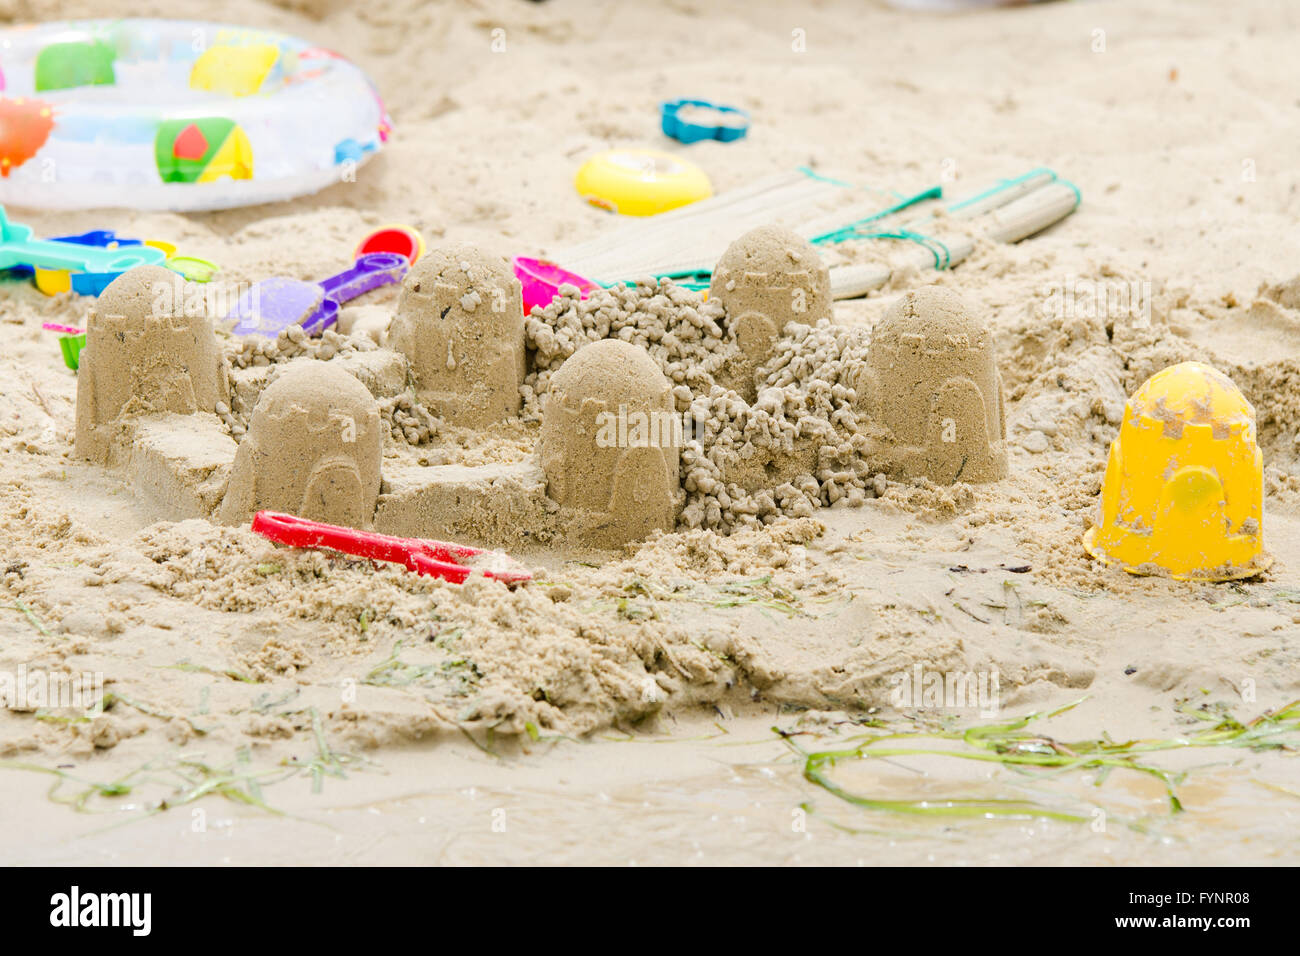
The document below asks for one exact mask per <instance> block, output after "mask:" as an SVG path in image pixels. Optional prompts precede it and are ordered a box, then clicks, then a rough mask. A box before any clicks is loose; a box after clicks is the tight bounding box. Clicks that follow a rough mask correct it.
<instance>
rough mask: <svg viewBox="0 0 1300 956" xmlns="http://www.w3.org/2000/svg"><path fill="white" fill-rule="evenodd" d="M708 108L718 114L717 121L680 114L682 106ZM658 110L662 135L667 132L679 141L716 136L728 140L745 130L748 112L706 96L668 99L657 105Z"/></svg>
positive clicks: (746, 130)
mask: <svg viewBox="0 0 1300 956" xmlns="http://www.w3.org/2000/svg"><path fill="white" fill-rule="evenodd" d="M692 108H694V109H697V110H712V111H714V113H716V114H722V115H723V116H724V117H725V119H724V120H723V121H721V122H713V123H701V122H697V121H696V120H692V119H690V118H689V117H687V118H683V117H682V116H681V111H682V110H683V109H688V110H689V109H692ZM660 112H661V113H662V122H661V126H662V128H663V131H664V135H665V136H670V137H672V138H673V139H675V140H677V141H678V142H679V143H698V142H699V141H700V140H702V139H716V140H718V141H719V142H723V143H730V142H733V141H734V140H738V139H740V138H741V137H743V136H744V135H745V134H746V133H748V132H749V114H748V113H746V112H745V111H744V110H742V109H738V108H737V107H735V106H723V105H721V104H719V103H712V102H710V101H709V100H669V101H668V102H666V103H663V104H661V105H660Z"/></svg>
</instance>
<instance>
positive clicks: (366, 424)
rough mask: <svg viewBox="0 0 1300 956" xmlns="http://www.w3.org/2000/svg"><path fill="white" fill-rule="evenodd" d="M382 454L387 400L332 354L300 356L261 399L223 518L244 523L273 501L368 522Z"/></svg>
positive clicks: (315, 514)
mask: <svg viewBox="0 0 1300 956" xmlns="http://www.w3.org/2000/svg"><path fill="white" fill-rule="evenodd" d="M382 458H383V440H382V438H381V434H380V419H379V406H378V403H377V402H376V401H375V399H374V398H373V397H372V396H371V394H370V392H368V391H367V390H366V387H365V386H364V385H362V384H361V383H360V382H359V381H357V380H356V379H355V378H354V377H353V376H351V375H349V374H348V373H347V372H345V371H343V369H341V368H337V367H335V366H333V365H331V364H329V363H328V362H318V361H315V360H313V359H300V360H298V361H296V362H293V363H291V364H290V365H289V366H288V368H286V369H285V371H284V372H283V373H282V374H281V375H280V377H279V378H277V379H276V380H275V381H274V382H272V383H271V384H270V385H269V386H267V388H266V390H265V391H264V392H262V396H261V398H259V399H258V402H257V406H256V407H255V408H254V409H253V418H252V421H251V422H250V423H249V427H248V433H247V434H246V435H245V436H244V440H243V441H242V442H240V444H239V450H238V451H237V452H236V454H235V464H234V467H233V469H232V470H231V473H230V484H229V486H228V487H227V489H226V497H225V499H224V500H223V501H222V502H221V508H220V509H219V512H218V516H219V520H220V521H221V523H222V524H243V523H245V522H247V521H249V520H250V519H251V518H252V516H253V514H254V512H257V511H260V510H262V509H267V510H270V511H285V512H288V513H289V514H293V515H298V516H299V517H302V518H307V519H310V520H312V521H326V522H329V523H330V524H339V525H346V526H347V527H351V528H367V527H369V526H370V524H371V522H372V521H373V519H374V514H375V501H376V498H377V497H378V495H379V467H380V461H381V459H382Z"/></svg>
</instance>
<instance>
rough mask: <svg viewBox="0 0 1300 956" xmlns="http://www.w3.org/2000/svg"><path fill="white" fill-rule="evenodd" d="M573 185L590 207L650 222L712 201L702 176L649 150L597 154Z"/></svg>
mask: <svg viewBox="0 0 1300 956" xmlns="http://www.w3.org/2000/svg"><path fill="white" fill-rule="evenodd" d="M573 185H574V186H575V187H577V190H578V194H579V195H581V196H582V198H583V199H585V200H586V201H587V202H589V203H591V205H593V206H596V207H598V208H600V209H607V210H609V211H610V212H617V213H621V214H622V215H624V216H653V215H655V214H657V213H661V212H667V211H668V210H669V209H676V208H677V207H678V206H685V205H688V204H689V203H693V202H698V201H699V200H701V199H708V198H709V197H710V196H712V195H713V184H712V183H710V182H709V177H708V176H706V175H705V173H704V170H702V169H700V167H698V166H696V165H695V164H694V163H691V162H688V161H687V160H684V159H681V158H679V157H677V156H674V155H673V154H672V153H665V152H662V151H660V150H655V149H611V150H608V151H606V152H603V153H598V154H597V155H595V156H593V157H591V159H589V160H587V161H586V162H585V163H583V164H582V167H581V168H580V169H579V170H578V173H577V175H576V176H575V177H574V180H573Z"/></svg>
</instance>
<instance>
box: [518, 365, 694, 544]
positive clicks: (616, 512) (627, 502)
mask: <svg viewBox="0 0 1300 956" xmlns="http://www.w3.org/2000/svg"><path fill="white" fill-rule="evenodd" d="M681 437H682V436H681V419H680V417H678V416H677V414H676V412H675V410H674V405H673V398H672V393H671V391H670V389H669V385H668V379H666V378H665V377H664V374H663V372H662V371H660V369H659V366H658V365H656V364H655V362H654V360H653V359H652V358H650V355H649V353H647V352H646V351H645V350H644V349H642V348H639V347H637V346H635V345H631V344H629V343H627V342H622V341H619V340H617V339H602V340H601V341H599V342H593V343H591V344H590V345H587V346H584V347H583V348H581V349H579V350H578V351H577V352H575V353H574V354H573V355H572V356H571V357H570V358H569V359H568V360H567V361H565V363H564V364H563V365H562V366H560V369H559V371H557V372H556V373H555V375H554V376H552V378H551V384H550V393H549V395H548V396H547V399H546V404H545V406H544V408H543V412H542V429H541V435H540V437H539V440H538V450H539V454H540V457H541V462H542V469H543V470H544V471H545V472H546V486H547V494H548V495H549V496H550V497H551V498H552V499H554V500H555V501H556V502H558V503H559V504H560V506H561V509H562V515H563V517H564V518H565V519H566V520H565V525H566V526H567V527H568V528H570V529H572V530H571V535H572V540H573V541H574V542H575V543H577V544H580V545H586V546H589V547H597V548H614V547H618V546H619V545H622V544H625V543H627V542H629V541H635V540H638V539H639V538H643V537H645V536H646V535H647V534H649V533H650V532H651V531H653V530H655V529H656V528H662V529H664V530H671V529H672V527H673V525H674V524H675V523H676V521H677V513H678V511H679V510H680V508H681V504H682V498H683V494H682V490H681V479H680V476H679V474H678V466H679V459H680V448H681Z"/></svg>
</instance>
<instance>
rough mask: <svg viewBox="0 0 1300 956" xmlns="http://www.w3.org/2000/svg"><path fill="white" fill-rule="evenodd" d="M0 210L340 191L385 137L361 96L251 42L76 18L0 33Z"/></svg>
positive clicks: (271, 39) (286, 54) (288, 46)
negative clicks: (337, 186) (335, 186)
mask: <svg viewBox="0 0 1300 956" xmlns="http://www.w3.org/2000/svg"><path fill="white" fill-rule="evenodd" d="M0 71H2V73H0V203H11V204H14V205H22V206H34V207H39V208H45V209H85V208H95V207H103V206H131V207H135V208H138V209H170V210H177V211H185V210H195V209H222V208H228V207H231V206H242V205H248V204H252V203H260V202H272V201H276V200H281V199H289V198H291V197H293V196H301V195H304V194H307V193H312V192H316V191H317V190H319V189H322V188H324V187H325V186H328V185H330V184H331V183H333V182H337V181H339V180H341V179H347V178H349V177H350V176H351V174H352V173H353V171H355V169H356V168H357V166H359V165H360V164H361V163H363V162H365V161H366V160H367V159H369V158H370V157H371V156H373V155H374V154H375V153H376V152H377V151H378V150H379V148H380V147H381V145H382V144H383V142H384V141H385V140H386V139H387V138H388V132H389V129H390V124H389V122H388V117H387V114H386V113H385V112H384V106H383V103H382V102H381V101H380V99H379V96H378V94H377V92H376V91H375V88H374V86H373V85H372V84H371V82H370V80H369V79H367V77H366V75H365V74H364V73H363V72H361V70H360V69H359V68H358V67H356V66H354V65H353V64H352V63H350V62H349V61H348V60H345V59H343V58H342V57H340V56H339V55H338V54H336V53H331V52H330V51H328V50H324V49H321V48H319V47H313V46H311V45H309V44H308V43H306V42H304V41H302V40H298V39H295V38H293V37H289V36H285V35H283V34H280V33H274V32H270V31H264V30H246V29H243V28H240V27H234V26H224V25H221V24H216V23H204V22H198V21H181V20H145V19H126V20H81V21H74V22H68V23H44V24H37V25H32V26H22V27H10V28H6V29H3V30H0Z"/></svg>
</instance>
